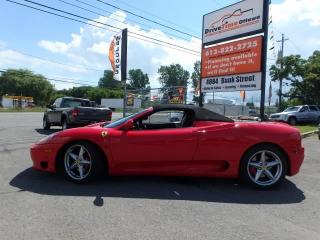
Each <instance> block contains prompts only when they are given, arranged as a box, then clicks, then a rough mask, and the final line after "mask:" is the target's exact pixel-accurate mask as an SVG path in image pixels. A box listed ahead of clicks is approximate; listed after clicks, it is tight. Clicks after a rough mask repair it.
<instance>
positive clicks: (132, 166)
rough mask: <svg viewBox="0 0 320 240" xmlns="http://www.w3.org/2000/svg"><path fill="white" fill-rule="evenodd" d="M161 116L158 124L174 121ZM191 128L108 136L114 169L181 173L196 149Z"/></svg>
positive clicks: (136, 131)
mask: <svg viewBox="0 0 320 240" xmlns="http://www.w3.org/2000/svg"><path fill="white" fill-rule="evenodd" d="M162 118H163V122H161V123H163V124H167V126H170V124H171V126H173V125H174V124H177V123H176V122H175V123H172V122H170V117H168V116H165V115H162ZM165 119H167V120H165ZM146 121H148V120H146ZM165 121H167V122H165ZM149 124H151V123H150V122H149ZM159 125H160V123H159V122H158V123H157V127H158V126H159ZM195 130H196V129H195V128H194V127H192V126H189V127H177V128H175V127H173V128H163V129H159V128H158V129H139V130H129V131H122V132H121V133H120V134H119V136H117V137H112V138H111V139H110V141H111V142H110V144H111V149H112V155H113V160H114V161H113V162H114V164H115V166H114V170H115V171H116V172H118V173H125V174H130V173H131V174H146V175H148V174H159V175H184V173H185V170H186V169H187V167H188V166H190V164H191V161H192V158H193V155H194V153H195V151H196V148H197V142H198V139H197V134H196V131H195Z"/></svg>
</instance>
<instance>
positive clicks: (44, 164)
mask: <svg viewBox="0 0 320 240" xmlns="http://www.w3.org/2000/svg"><path fill="white" fill-rule="evenodd" d="M58 149H59V145H57V144H35V145H33V146H32V147H31V148H30V156H31V159H32V162H33V168H34V169H37V170H41V171H46V172H56V166H55V158H56V156H57V153H58Z"/></svg>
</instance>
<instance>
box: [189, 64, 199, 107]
mask: <svg viewBox="0 0 320 240" xmlns="http://www.w3.org/2000/svg"><path fill="white" fill-rule="evenodd" d="M200 72H201V62H200V61H196V62H195V63H194V66H193V72H192V74H191V79H192V88H193V90H194V94H193V101H194V102H199V97H198V96H196V91H197V88H198V86H199V81H200V79H201V76H200Z"/></svg>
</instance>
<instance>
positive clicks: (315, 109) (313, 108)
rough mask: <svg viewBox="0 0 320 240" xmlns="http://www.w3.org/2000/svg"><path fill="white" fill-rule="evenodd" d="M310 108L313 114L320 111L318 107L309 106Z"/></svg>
mask: <svg viewBox="0 0 320 240" xmlns="http://www.w3.org/2000/svg"><path fill="white" fill-rule="evenodd" d="M309 108H310V111H312V112H316V111H319V110H318V109H317V107H316V106H309Z"/></svg>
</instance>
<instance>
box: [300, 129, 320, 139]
mask: <svg viewBox="0 0 320 240" xmlns="http://www.w3.org/2000/svg"><path fill="white" fill-rule="evenodd" d="M318 132H319V131H318V130H314V131H310V132H306V133H302V134H301V137H302V138H307V137H310V136H312V135H314V134H317V133H318Z"/></svg>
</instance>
